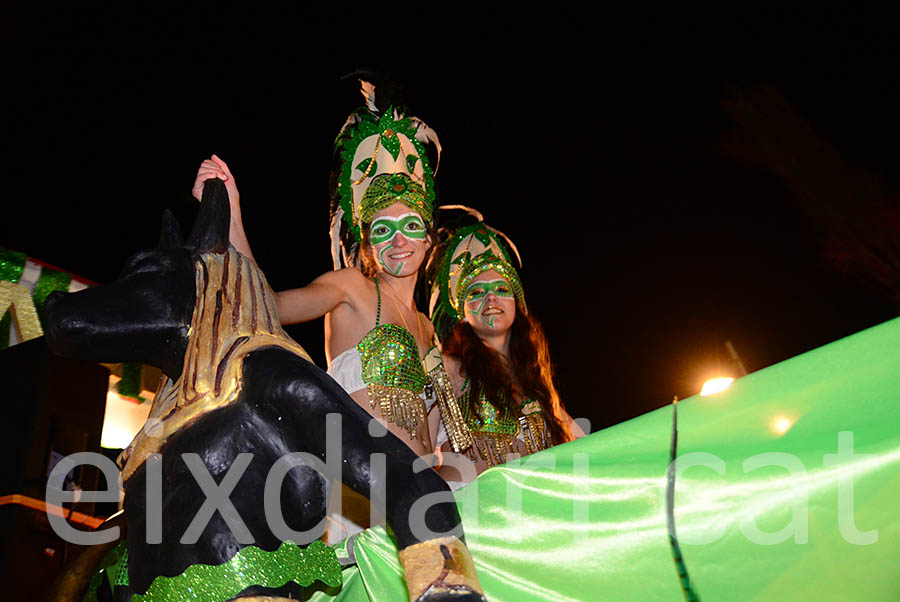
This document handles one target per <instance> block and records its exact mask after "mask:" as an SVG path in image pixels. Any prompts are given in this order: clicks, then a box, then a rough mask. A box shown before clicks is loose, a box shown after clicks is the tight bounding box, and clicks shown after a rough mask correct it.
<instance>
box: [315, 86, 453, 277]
mask: <svg viewBox="0 0 900 602" xmlns="http://www.w3.org/2000/svg"><path fill="white" fill-rule="evenodd" d="M360 83H361V84H362V93H363V96H364V97H365V98H366V106H365V107H361V108H359V109H357V110H356V111H354V112H353V113H351V115H350V117H349V118H348V119H347V121H346V123H344V127H343V128H341V132H340V133H339V134H338V136H337V138H336V139H335V152H336V153H337V154H338V156H339V158H340V167H339V169H338V174H337V189H336V192H335V198H334V199H333V202H332V216H331V244H332V259H333V261H334V267H335V269H338V268H340V267H341V266H342V265H345V266H346V265H358V263H359V262H358V251H359V244H360V242H361V241H362V228H363V227H364V225H366V224H368V223H370V222H371V221H372V216H373V215H374V214H375V213H377V212H378V211H380V210H382V209H385V208H386V207H389V206H391V205H393V204H394V203H397V202H399V203H403V204H404V205H406V206H407V207H409V208H410V209H412V210H414V211H416V212H417V213H419V214H420V215H421V216H422V218H423V219H424V220H425V221H426V222H427V223H432V218H433V212H434V203H435V197H436V192H435V188H434V174H435V173H436V172H437V168H435V170H434V172H432V170H431V167H430V165H429V161H428V155H427V153H426V149H425V144H426V143H428V142H431V143H433V144H434V145H435V148H436V149H437V153H438V159H437V162H438V163H440V152H441V145H440V142H439V140H438V138H437V134H436V133H435V132H434V130H432V129H431V128H429V127H428V126H427V125H425V123H424V122H423V121H422V120H420V119H418V118H416V117H409V116H406V114H405V112H406V109H405V108H404V107H397V106H394V105H391V106H388V107H387V108H386V109H385V110H384V111H379V109H378V107H377V106H376V104H375V86H374V85H373V84H371V83H370V82H367V81H362V80H360Z"/></svg>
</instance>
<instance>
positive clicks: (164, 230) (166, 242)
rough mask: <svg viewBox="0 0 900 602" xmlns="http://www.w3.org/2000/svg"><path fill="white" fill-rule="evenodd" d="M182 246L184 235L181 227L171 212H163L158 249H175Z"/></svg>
mask: <svg viewBox="0 0 900 602" xmlns="http://www.w3.org/2000/svg"><path fill="white" fill-rule="evenodd" d="M183 246H184V235H183V234H182V233H181V226H180V225H179V224H178V220H177V219H175V216H174V215H173V214H172V212H171V211H169V210H168V209H166V210H165V211H163V216H162V227H160V229H159V248H160V249H177V248H178V247H183Z"/></svg>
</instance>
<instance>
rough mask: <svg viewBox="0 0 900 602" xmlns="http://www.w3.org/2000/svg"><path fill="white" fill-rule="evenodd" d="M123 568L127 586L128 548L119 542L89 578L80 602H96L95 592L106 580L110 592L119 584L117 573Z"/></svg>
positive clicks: (123, 542) (122, 542)
mask: <svg viewBox="0 0 900 602" xmlns="http://www.w3.org/2000/svg"><path fill="white" fill-rule="evenodd" d="M123 565H124V566H125V567H126V569H125V580H126V582H125V585H127V584H128V582H127V579H128V569H127V566H128V547H127V545H126V543H125V541H124V540H122V541H120V542H119V543H118V544H117V545H116V547H114V548H113V549H112V550H110V551H109V552H107V553H106V555H105V556H104V557H103V560H101V561H100V565H99V567H98V568H97V570H96V572H94V575H93V576H92V577H91V581H90V584H89V585H88V589H87V591H86V592H85V594H84V597H83V598H82V599H81V600H82V602H97V591H98V590H99V589H100V584H102V583H103V580H104V579H106V580H107V582H108V584H109V589H110V591H112V590H113V589H114V588H115V586H116V585H117V584H118V582H119V573H120V569H121V567H122V566H123Z"/></svg>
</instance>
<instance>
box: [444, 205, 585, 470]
mask: <svg viewBox="0 0 900 602" xmlns="http://www.w3.org/2000/svg"><path fill="white" fill-rule="evenodd" d="M501 238H503V237H502V235H501V234H500V233H499V232H497V231H496V230H494V229H492V228H490V227H488V226H486V225H485V224H483V223H481V222H480V221H479V222H478V223H476V224H473V225H470V226H467V227H464V228H460V229H458V230H457V231H456V232H455V233H454V234H452V235H451V236H450V237H449V240H448V241H447V242H446V243H445V245H443V247H444V248H443V251H442V257H441V258H440V259H438V261H437V262H436V263H437V265H439V267H438V269H437V271H436V273H435V274H434V286H433V293H432V318H433V319H434V320H435V323H436V324H437V325H438V327H439V328H442V329H443V334H444V336H443V337H442V338H443V355H444V364H445V366H446V368H447V373H448V374H449V377H450V380H451V382H452V384H453V388H454V391H455V393H456V397H457V401H458V403H459V408H460V410H461V412H462V416H463V419H464V421H465V424H466V426H467V428H468V430H469V434H470V436H471V438H472V445H471V446H469V447H468V448H466V449H465V450H464V453H465V455H466V456H467V457H468V459H469V460H470V461H471V462H472V465H473V467H474V471H472V470H466V469H465V468H464V469H463V470H462V471H460V470H459V467H457V466H450V465H451V464H455V463H453V462H446V463H445V464H444V466H442V467H441V469H440V472H441V474H442V475H443V476H444V477H445V478H446V479H448V480H449V481H457V482H458V481H468V480H470V478H471V477H472V476H473V475H475V474H480V473H481V472H483V471H484V470H486V469H488V468H490V467H492V466H496V465H498V464H503V463H505V462H507V461H509V460H511V459H513V458H516V457H519V456H524V455H527V454H531V453H534V452H537V451H540V450H542V449H546V448H548V447H550V446H551V445H556V444H559V443H564V442H566V441H569V440H571V439H572V438H574V437H579V436H583V435H584V433H583V431H582V430H581V428H580V427H578V425H577V424H575V422H574V421H573V420H572V418H571V417H570V416H569V414H568V413H567V412H566V411H565V409H564V407H563V405H562V402H561V401H560V399H559V394H558V393H557V391H556V387H555V386H554V383H553V369H552V364H551V362H550V354H549V350H548V345H547V340H546V338H545V336H544V333H543V329H542V328H541V326H540V323H539V322H538V321H537V320H536V319H535V318H534V317H532V316H531V315H530V314H529V313H528V308H527V306H526V304H525V296H524V292H523V290H522V284H521V280H520V279H519V275H518V273H517V271H516V269H515V268H514V267H513V265H512V263H511V261H510V253H509V251H508V250H507V245H504V244H503V242H501ZM441 426H442V428H441V429H440V430H439V433H438V435H437V439H438V443H439V444H440V445H441V451H442V452H443V453H444V454H446V452H449V451H452V446H451V445H450V444H449V443H445V440H446V439H447V436H446V435H445V434H444V433H445V432H446V431H447V429H446V428H445V427H444V425H441ZM462 473H468V474H462Z"/></svg>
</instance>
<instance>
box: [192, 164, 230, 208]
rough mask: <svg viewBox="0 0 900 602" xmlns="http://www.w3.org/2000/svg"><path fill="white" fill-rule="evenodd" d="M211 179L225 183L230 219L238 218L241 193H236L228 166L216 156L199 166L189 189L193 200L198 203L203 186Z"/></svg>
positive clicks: (201, 195)
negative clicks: (192, 185) (192, 184)
mask: <svg viewBox="0 0 900 602" xmlns="http://www.w3.org/2000/svg"><path fill="white" fill-rule="evenodd" d="M213 178H219V179H220V180H222V181H223V182H225V189H226V190H227V191H228V203H229V205H231V215H232V217H235V216H239V215H240V208H241V193H240V192H238V189H237V184H235V182H234V176H232V175H231V170H230V169H228V164H227V163H225V161H222V159H220V158H219V157H218V156H217V155H213V156H212V157H210V158H209V159H206V160H205V161H203V163H201V164H200V169H198V170H197V178H196V179H195V180H194V187H193V188H192V189H191V194H193V195H194V198H195V199H197V200H198V201H199V200H200V199H202V198H203V184H204V183H205V182H206V181H207V180H212V179H213Z"/></svg>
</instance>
